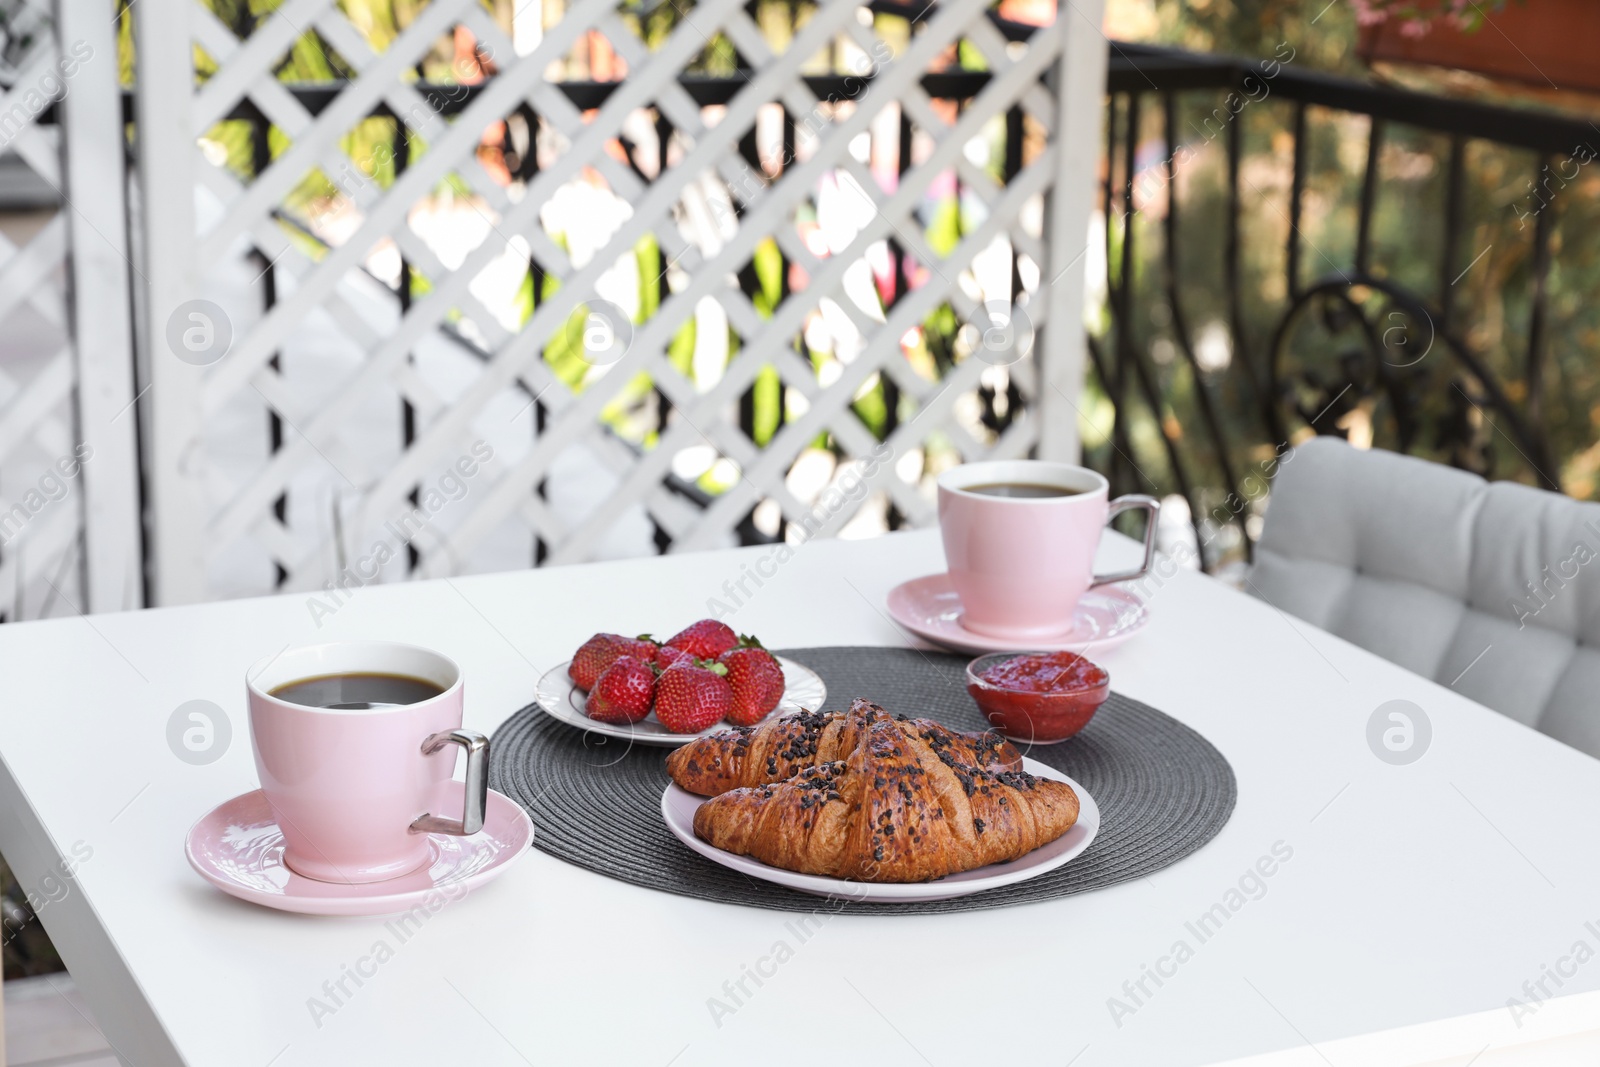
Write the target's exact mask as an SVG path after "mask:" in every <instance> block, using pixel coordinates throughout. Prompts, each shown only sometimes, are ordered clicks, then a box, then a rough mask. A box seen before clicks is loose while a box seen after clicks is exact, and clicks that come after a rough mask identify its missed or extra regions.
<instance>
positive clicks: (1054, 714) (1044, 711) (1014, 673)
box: [967, 651, 1111, 745]
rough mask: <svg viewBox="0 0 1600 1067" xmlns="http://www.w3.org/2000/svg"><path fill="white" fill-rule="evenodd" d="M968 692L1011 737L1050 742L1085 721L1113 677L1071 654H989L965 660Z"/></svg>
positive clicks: (1061, 738)
mask: <svg viewBox="0 0 1600 1067" xmlns="http://www.w3.org/2000/svg"><path fill="white" fill-rule="evenodd" d="M967 692H968V693H971V694H972V699H973V700H975V701H977V702H978V707H979V709H980V710H982V712H983V714H984V715H985V716H986V717H987V718H988V720H989V722H990V723H991V724H992V725H993V726H994V728H995V729H997V730H999V731H1000V732H1001V733H1002V734H1004V735H1005V736H1006V737H1007V738H1009V739H1010V740H1012V741H1016V742H1018V743H1019V744H1034V745H1048V744H1054V743H1055V742H1057V741H1065V740H1066V739H1067V738H1069V737H1071V736H1072V735H1073V734H1076V733H1077V732H1078V731H1079V730H1082V729H1083V728H1084V727H1085V726H1087V725H1088V724H1089V720H1090V719H1092V718H1094V713H1095V709H1097V708H1098V707H1100V705H1101V704H1104V703H1105V700H1106V697H1107V696H1108V695H1109V694H1110V692H1111V675H1109V674H1107V673H1106V671H1105V669H1104V668H1103V667H1101V666H1100V665H1098V664H1096V663H1094V662H1092V661H1090V660H1087V659H1085V658H1084V657H1082V656H1080V655H1078V654H1077V653H1075V652H1065V651H1063V652H991V653H990V654H989V655H987V656H979V657H978V658H977V659H975V660H973V661H972V662H971V663H969V664H967Z"/></svg>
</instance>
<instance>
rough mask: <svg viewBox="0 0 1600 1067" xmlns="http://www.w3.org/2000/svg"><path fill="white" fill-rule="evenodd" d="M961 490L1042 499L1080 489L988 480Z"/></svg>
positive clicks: (1065, 494)
mask: <svg viewBox="0 0 1600 1067" xmlns="http://www.w3.org/2000/svg"><path fill="white" fill-rule="evenodd" d="M962 492H966V493H977V494H978V495H979V496H1005V497H1012V498H1021V499H1035V500H1037V499H1043V498H1046V497H1057V496H1077V495H1078V494H1079V493H1080V492H1082V490H1079V489H1067V488H1065V487H1063V486H1059V485H1041V484H1040V483H1038V482H990V483H988V484H987V485H968V486H963V487H962Z"/></svg>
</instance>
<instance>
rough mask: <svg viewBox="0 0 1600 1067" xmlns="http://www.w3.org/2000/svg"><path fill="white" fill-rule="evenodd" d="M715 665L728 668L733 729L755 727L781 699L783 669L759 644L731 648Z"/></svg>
mask: <svg viewBox="0 0 1600 1067" xmlns="http://www.w3.org/2000/svg"><path fill="white" fill-rule="evenodd" d="M717 662H718V663H720V664H722V665H723V666H724V667H726V668H728V686H729V688H730V689H732V690H733V708H732V709H731V710H730V711H729V712H728V721H729V722H731V723H733V724H734V725H735V726H754V725H755V724H756V723H758V722H760V721H761V720H762V719H764V718H766V716H767V713H768V712H769V711H771V710H772V709H773V708H775V707H777V706H778V702H779V701H780V700H782V699H783V689H784V685H783V668H782V667H780V666H779V665H778V661H777V659H776V658H774V656H773V655H772V653H771V652H768V651H767V650H766V649H764V648H762V647H761V646H760V645H759V644H756V645H742V646H740V647H739V648H730V649H729V650H728V651H726V652H724V653H723V654H722V655H721V656H719V657H718V658H717Z"/></svg>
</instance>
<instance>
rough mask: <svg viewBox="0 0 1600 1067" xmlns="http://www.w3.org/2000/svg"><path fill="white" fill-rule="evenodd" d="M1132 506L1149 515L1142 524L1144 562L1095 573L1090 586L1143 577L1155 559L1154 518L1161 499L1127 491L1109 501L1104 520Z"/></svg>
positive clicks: (1131, 508) (1158, 509) (1159, 509)
mask: <svg viewBox="0 0 1600 1067" xmlns="http://www.w3.org/2000/svg"><path fill="white" fill-rule="evenodd" d="M1134 508H1138V509H1140V510H1141V511H1144V512H1145V513H1146V514H1147V515H1148V516H1149V517H1148V519H1147V520H1146V521H1145V524H1144V562H1143V563H1141V564H1139V566H1138V567H1136V568H1134V569H1133V570H1131V571H1117V572H1116V573H1114V574H1097V575H1095V576H1094V581H1092V582H1090V583H1089V585H1090V587H1091V588H1093V587H1094V586H1097V585H1105V584H1106V583H1107V582H1127V581H1132V580H1133V579H1135V578H1143V577H1144V576H1145V575H1146V574H1148V573H1150V565H1151V564H1152V563H1154V562H1155V559H1156V519H1157V518H1158V517H1159V516H1160V515H1161V501H1159V500H1157V499H1156V498H1155V497H1153V496H1145V495H1144V494H1143V493H1129V494H1128V495H1127V496H1119V497H1117V499H1115V500H1113V501H1112V502H1111V506H1110V510H1109V511H1108V513H1107V514H1106V521H1107V522H1110V521H1111V520H1112V519H1114V518H1116V517H1117V516H1118V515H1121V514H1122V513H1123V512H1124V511H1132V510H1133V509H1134Z"/></svg>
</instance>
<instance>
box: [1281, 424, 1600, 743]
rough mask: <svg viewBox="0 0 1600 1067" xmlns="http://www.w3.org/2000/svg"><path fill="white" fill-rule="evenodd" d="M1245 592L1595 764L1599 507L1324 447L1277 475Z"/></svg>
mask: <svg viewBox="0 0 1600 1067" xmlns="http://www.w3.org/2000/svg"><path fill="white" fill-rule="evenodd" d="M1250 583H1251V587H1252V589H1251V591H1252V592H1254V593H1255V594H1256V595H1258V596H1260V597H1261V598H1263V599H1265V600H1267V601H1269V602H1270V603H1272V604H1274V605H1276V606H1277V607H1278V608H1280V609H1282V610H1283V611H1286V612H1289V613H1290V614H1292V615H1295V616H1298V617H1299V618H1302V619H1305V620H1306V621H1307V622H1311V623H1314V624H1316V625H1318V626H1321V627H1322V628H1323V629H1326V630H1329V631H1331V632H1333V633H1335V634H1338V635H1339V636H1341V637H1343V638H1345V639H1346V640H1348V641H1351V642H1353V643H1355V644H1358V645H1360V646H1361V647H1363V648H1365V649H1368V650H1370V651H1372V652H1375V653H1377V654H1378V655H1380V656H1383V657H1384V658H1385V659H1388V660H1391V661H1393V662H1395V663H1398V664H1400V665H1401V666H1403V667H1406V668H1408V669H1410V670H1412V671H1415V672H1417V673H1418V674H1422V675H1425V676H1427V677H1429V678H1432V679H1433V680H1434V681H1437V682H1440V683H1442V684H1444V685H1451V686H1453V687H1454V688H1455V690H1456V691H1457V692H1460V693H1462V694H1463V695H1465V696H1468V697H1471V698H1472V699H1474V700H1476V701H1478V702H1479V703H1481V704H1486V705H1488V706H1489V707H1491V708H1494V709H1495V710H1497V711H1499V712H1502V713H1503V714H1505V715H1509V716H1510V717H1512V718H1514V719H1517V720H1518V721H1520V722H1522V723H1525V724H1527V725H1529V726H1533V727H1535V728H1537V729H1539V730H1541V731H1543V732H1544V733H1547V734H1549V735H1551V736H1552V737H1555V738H1557V739H1559V740H1561V741H1565V742H1566V743H1567V744H1569V745H1572V746H1573V747H1575V748H1578V749H1581V750H1583V751H1584V752H1587V753H1589V754H1590V755H1594V756H1600V504H1581V503H1578V502H1577V501H1575V500H1572V499H1570V498H1568V497H1565V496H1561V495H1560V494H1557V493H1549V492H1545V491H1543V490H1539V489H1532V488H1529V487H1528V486H1525V485H1517V484H1515V483H1512V482H1493V483H1491V482H1486V481H1484V480H1483V479H1482V478H1479V477H1478V476H1477V475H1474V474H1469V473H1467V472H1465V471H1460V470H1455V469H1453V468H1451V467H1444V466H1440V465H1439V464H1436V463H1429V462H1426V461H1424V460H1420V459H1415V458H1412V457H1410V456H1401V455H1396V454H1395V453H1393V452H1382V451H1377V450H1373V451H1361V450H1358V449H1355V448H1351V447H1350V446H1349V445H1347V444H1345V443H1344V442H1343V441H1340V440H1337V439H1334V438H1327V437H1319V438H1316V439H1315V440H1312V441H1309V442H1307V443H1306V444H1303V445H1301V446H1299V447H1298V448H1296V449H1294V450H1293V451H1292V452H1291V453H1288V454H1287V455H1286V456H1285V457H1284V459H1283V460H1281V461H1280V467H1279V473H1278V475H1277V479H1276V482H1275V484H1274V486H1273V491H1272V498H1271V503H1270V505H1269V506H1268V509H1267V517H1266V525H1265V529H1264V530H1263V531H1262V535H1261V541H1260V544H1259V545H1258V546H1257V552H1256V563H1255V567H1254V569H1253V570H1252V572H1251V575H1250Z"/></svg>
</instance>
